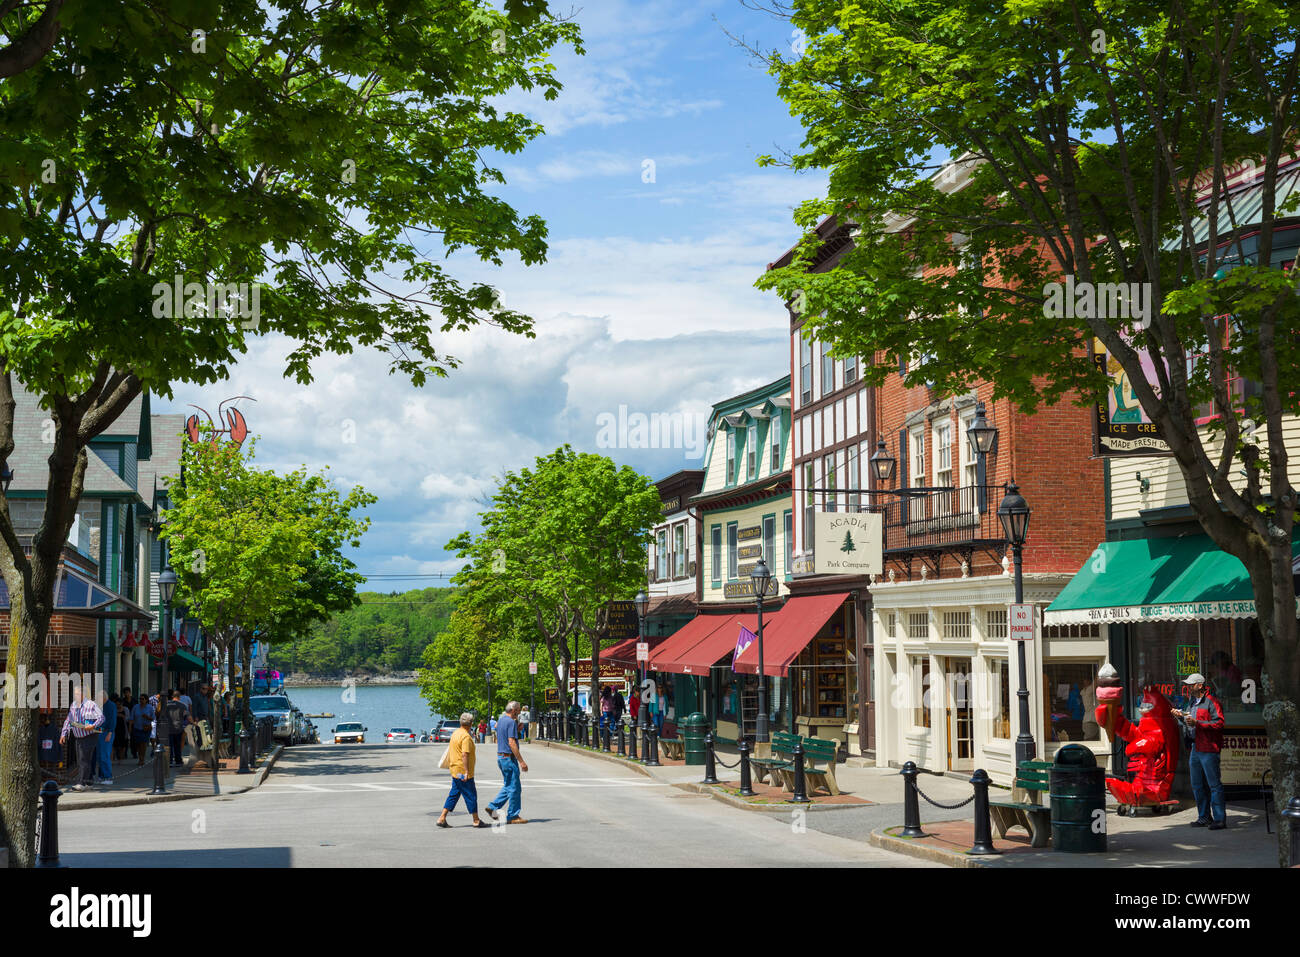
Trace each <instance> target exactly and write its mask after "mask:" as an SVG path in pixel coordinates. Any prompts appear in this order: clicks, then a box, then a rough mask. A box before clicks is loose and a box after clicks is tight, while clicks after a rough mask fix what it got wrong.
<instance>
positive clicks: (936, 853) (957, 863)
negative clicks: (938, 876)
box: [868, 824, 1004, 867]
mask: <svg viewBox="0 0 1300 957" xmlns="http://www.w3.org/2000/svg"><path fill="white" fill-rule="evenodd" d="M921 829H922V830H924V829H925V825H924V824H922V825H921ZM885 830H887V829H885ZM885 830H880V829H878V830H875V831H872V832H871V836H870V837H869V838H868V843H870V844H871V845H872V846H873V847H879V848H882V849H883V850H886V851H893V852H894V853H896V854H906V855H907V856H909V857H919V858H921V859H922V860H925V861H936V862H938V863H940V864H946V865H947V866H948V867H987V866H988V864H989V859H988V858H984V857H979V856H974V855H970V854H962V853H961V852H960V851H949V850H946V849H945V848H942V847H934V846H932V845H929V844H920V843H918V842H917V841H916V840H914V839H912V838H908V837H895V836H894V835H893V834H886V833H885ZM999 856H1004V855H999ZM996 859H997V858H996V857H995V858H993V860H996Z"/></svg>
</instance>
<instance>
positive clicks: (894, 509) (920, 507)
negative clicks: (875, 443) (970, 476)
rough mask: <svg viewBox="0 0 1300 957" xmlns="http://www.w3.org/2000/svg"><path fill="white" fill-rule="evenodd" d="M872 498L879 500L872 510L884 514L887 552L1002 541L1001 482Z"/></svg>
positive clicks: (919, 490) (921, 490)
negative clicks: (999, 504)
mask: <svg viewBox="0 0 1300 957" xmlns="http://www.w3.org/2000/svg"><path fill="white" fill-rule="evenodd" d="M981 490H982V491H983V493H984V494H983V496H982V502H981V495H980V492H981ZM873 497H874V498H875V499H876V501H875V504H874V505H873V506H872V508H871V511H879V512H883V513H884V537H885V542H884V550H885V551H886V552H897V551H903V550H907V549H920V548H942V547H944V546H948V545H965V544H970V543H972V542H992V541H1001V540H1002V537H1003V534H1002V523H1001V522H1000V521H999V520H998V516H997V507H998V503H999V502H1000V501H1001V500H1002V486H1000V485H997V486H994V485H986V486H982V487H981V486H978V485H967V486H962V487H959V488H925V489H916V490H914V491H913V492H911V493H910V494H908V495H906V496H897V497H896V496H890V497H889V498H888V499H886V498H884V497H883V496H873ZM981 504H983V506H984V510H983V511H980V505H981Z"/></svg>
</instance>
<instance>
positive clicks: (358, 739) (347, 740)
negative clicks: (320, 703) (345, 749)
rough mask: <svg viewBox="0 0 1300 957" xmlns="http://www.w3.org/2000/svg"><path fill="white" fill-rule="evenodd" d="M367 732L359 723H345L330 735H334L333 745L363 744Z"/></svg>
mask: <svg viewBox="0 0 1300 957" xmlns="http://www.w3.org/2000/svg"><path fill="white" fill-rule="evenodd" d="M368 730H370V729H369V728H363V727H362V726H361V722H360V721H346V722H344V723H343V724H340V725H339V726H338V727H336V728H335V729H334V730H333V731H332V732H331V733H332V734H333V735H334V743H335V744H365V743H366V732H367V731H368Z"/></svg>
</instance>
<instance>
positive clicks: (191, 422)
mask: <svg viewBox="0 0 1300 957" xmlns="http://www.w3.org/2000/svg"><path fill="white" fill-rule="evenodd" d="M236 399H248V400H249V401H250V402H256V401H257V400H256V399H252V398H250V397H249V396H246V395H235V396H231V397H230V398H229V399H223V400H222V402H221V405H219V406H217V418H219V419H222V421H224V422H225V423H226V425H227V427H226V428H224V429H219V428H217V426H216V423H215V422H213V421H212V416H211V415H210V414H209V413H208V410H207V409H202V408H199V407H198V406H197V405H191V406H190V408H191V409H198V410H199V411H200V412H202V413H203V414H204V415H206V416H207V417H208V425H210V426H212V447H213V448H214V449H215V448H216V447H217V442H218V441H219V437H220V436H222V435H229V436H230V442H231V444H232V445H234V447H235V448H239V447H240V446H241V445H243V444H244V439H246V438H247V437H248V423H247V422H245V421H244V416H243V413H241V412H240V411H239V410H238V409H226V403H227V402H234V401H235V400H236ZM185 432H186V434H188V435H189V437H190V441H191V442H198V441H199V417H198V416H197V415H191V416H190V417H189V418H188V419H186V420H185Z"/></svg>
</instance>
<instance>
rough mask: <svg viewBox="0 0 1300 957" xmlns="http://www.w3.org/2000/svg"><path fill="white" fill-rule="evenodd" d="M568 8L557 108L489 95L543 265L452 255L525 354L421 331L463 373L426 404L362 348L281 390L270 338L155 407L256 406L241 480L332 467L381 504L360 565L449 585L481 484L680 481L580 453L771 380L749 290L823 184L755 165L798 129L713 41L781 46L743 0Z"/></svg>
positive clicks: (645, 467) (777, 347)
mask: <svg viewBox="0 0 1300 957" xmlns="http://www.w3.org/2000/svg"><path fill="white" fill-rule="evenodd" d="M553 9H556V10H557V12H561V13H563V12H564V11H565V10H566V9H567V8H564V7H561V6H558V5H556V6H555V7H553ZM574 16H575V18H576V19H577V21H578V23H579V24H580V25H581V27H582V32H583V36H584V41H585V45H586V47H587V51H588V52H587V55H586V56H583V57H576V56H573V55H572V54H571V53H569V52H567V51H566V52H562V53H560V54H559V55H557V57H556V63H557V70H558V75H559V77H560V79H561V81H562V82H563V83H564V84H565V90H564V91H563V92H562V93H561V94H560V97H559V99H558V100H556V101H553V102H545V101H543V100H541V99H540V98H537V97H525V96H518V97H511V98H510V99H509V100H508V101H507V105H508V106H510V107H511V108H514V109H519V110H522V111H524V112H527V113H528V114H529V115H531V116H533V117H535V118H536V119H538V120H539V121H541V122H542V123H543V125H544V126H545V127H546V129H547V134H546V135H545V136H544V137H542V138H541V139H539V140H538V141H536V142H535V143H534V144H532V145H531V146H530V147H529V148H528V149H526V150H525V151H524V152H523V153H520V154H517V155H514V156H502V157H499V158H498V165H499V167H500V168H501V169H502V170H503V171H504V172H505V173H506V175H507V179H508V181H509V182H508V185H507V186H506V187H504V188H502V189H500V190H499V192H500V193H501V195H502V196H504V197H505V198H507V199H508V200H509V201H510V202H511V203H512V204H514V205H515V207H516V208H517V209H519V210H520V211H521V212H523V213H537V214H539V215H541V216H542V217H543V218H544V219H545V220H546V221H547V224H548V226H549V229H550V242H549V244H550V255H549V258H548V262H547V263H546V264H544V265H542V266H535V267H527V268H525V267H523V266H521V265H519V264H518V263H507V264H506V265H505V266H504V267H502V268H501V269H496V268H492V267H488V266H485V265H484V264H481V263H479V262H478V261H477V260H474V259H473V258H472V257H467V256H464V255H459V256H456V257H453V258H452V259H451V260H449V265H450V267H451V268H452V269H453V270H454V271H455V272H456V273H457V274H458V275H460V276H462V277H464V278H466V279H485V280H487V281H490V282H491V283H492V284H493V285H494V286H496V287H497V288H498V289H500V290H501V293H502V298H503V301H504V302H505V304H506V305H507V306H509V307H510V308H512V309H517V310H520V311H523V312H526V313H528V314H530V315H532V316H533V317H534V318H535V320H536V331H537V337H536V338H535V339H532V340H529V339H523V338H520V337H512V336H507V335H505V334H502V333H500V332H497V331H496V330H479V331H476V332H474V333H472V334H468V335H465V334H460V335H450V336H441V337H440V338H441V339H442V343H441V345H442V348H443V350H444V351H445V352H448V353H450V354H451V355H453V356H455V357H456V358H457V359H458V360H460V362H461V365H460V367H459V368H458V369H456V370H455V371H453V372H452V374H451V375H450V377H449V378H447V379H445V380H440V381H437V382H434V383H431V384H430V385H428V386H426V387H425V388H423V389H415V388H414V387H412V386H411V385H410V384H409V383H406V382H404V381H403V380H401V379H400V378H398V377H395V376H389V375H388V374H387V363H386V360H385V358H384V357H383V356H382V355H380V354H378V353H373V352H358V353H355V354H353V355H351V356H342V357H326V358H324V359H322V360H321V361H320V362H319V363H318V364H317V365H316V366H315V367H314V372H315V376H316V381H315V382H314V383H312V384H311V385H310V386H307V387H302V386H299V385H297V384H296V383H294V382H291V381H288V380H285V379H283V378H282V376H281V373H282V370H283V359H284V355H285V353H286V351H287V349H286V348H285V344H284V343H283V342H279V341H276V340H275V339H265V340H262V341H259V342H258V343H257V344H256V346H255V347H254V348H251V349H250V351H249V354H248V355H247V356H246V357H245V358H244V359H243V361H241V362H240V364H239V366H238V367H237V368H236V369H235V370H234V371H233V373H232V375H231V378H230V381H229V382H228V383H226V384H225V386H224V387H210V388H207V389H204V390H201V391H190V390H184V389H181V390H178V392H177V395H176V399H175V401H173V402H171V403H169V404H162V403H160V405H164V408H158V409H156V411H186V404H187V403H191V402H192V403H195V404H197V405H200V406H203V407H205V408H208V409H210V410H215V408H216V406H217V404H218V403H219V402H220V401H221V399H223V398H225V397H227V396H232V395H248V396H252V397H254V398H255V399H256V400H257V401H256V402H255V403H249V402H241V403H240V406H241V408H243V409H244V412H245V415H246V416H247V419H248V422H249V426H250V429H251V430H252V431H253V433H254V434H256V435H258V436H259V442H258V458H257V461H258V463H259V464H261V465H265V466H270V467H274V468H291V467H296V466H298V465H301V464H306V465H307V466H309V467H312V468H324V467H326V466H329V467H330V474H331V475H333V477H334V478H335V479H336V480H338V481H339V482H340V483H341V484H343V485H352V484H356V483H359V484H361V485H363V486H365V487H366V488H367V489H368V490H370V491H372V492H374V493H375V494H377V495H378V496H379V502H378V503H377V504H376V505H374V506H372V508H371V509H369V510H368V512H367V514H368V515H369V516H370V517H371V519H372V521H373V525H372V528H371V531H370V532H369V534H368V535H367V536H366V539H365V541H364V543H363V545H362V547H361V549H360V550H359V551H358V553H357V554H356V555H355V556H354V560H355V561H356V562H357V563H358V567H359V568H360V570H361V571H362V572H364V573H367V574H372V575H415V574H431V573H446V572H449V571H453V570H454V569H455V567H456V565H457V563H456V561H455V559H454V558H453V557H452V556H451V555H450V553H448V552H446V551H445V550H444V548H443V545H444V544H445V543H446V541H447V540H448V539H450V538H451V537H452V536H454V535H456V534H457V533H459V532H460V531H462V530H464V529H465V528H472V527H474V525H475V516H476V514H477V513H478V512H479V511H481V510H482V507H483V506H482V499H483V498H485V497H486V496H488V495H490V494H491V491H492V488H493V487H494V484H495V483H494V477H495V476H498V475H500V474H501V472H502V471H503V470H505V469H517V468H519V467H521V466H525V465H528V464H531V462H532V461H533V459H534V458H535V457H536V456H538V455H541V454H545V453H546V452H549V451H551V450H553V449H554V448H555V447H557V446H558V445H560V444H562V443H564V442H569V443H571V444H572V445H573V446H574V447H575V448H578V449H580V450H584V451H598V452H603V453H605V454H608V455H610V456H611V457H613V458H614V459H615V460H616V461H618V462H620V463H626V464H629V465H632V466H634V467H636V468H638V469H640V470H641V471H643V472H645V473H646V474H648V475H650V476H651V477H652V478H661V477H663V476H665V475H668V474H669V473H671V472H674V471H676V470H678V469H681V468H692V467H695V468H698V467H700V465H701V460H700V459H699V458H691V457H689V453H690V450H689V449H620V448H603V447H600V444H599V443H598V435H599V432H600V429H599V423H600V422H601V421H602V418H601V417H602V415H604V416H616V415H617V414H618V411H619V407H620V406H621V405H625V406H627V409H628V411H629V413H635V412H641V413H643V414H650V413H653V412H659V413H665V414H674V413H680V414H682V415H683V416H685V417H687V421H700V420H702V418H703V417H704V416H707V414H708V411H709V408H710V406H711V405H712V404H713V403H714V402H716V401H718V400H720V399H722V398H725V397H727V396H730V395H734V394H736V393H739V392H742V391H745V390H747V389H750V388H752V387H754V386H757V385H759V384H761V383H763V382H768V381H771V380H772V379H775V378H778V377H780V376H782V375H785V374H787V373H788V371H789V368H788V364H789V358H788V357H789V351H788V350H789V345H788V338H787V331H786V316H785V310H784V309H783V308H782V307H781V305H780V304H779V303H778V302H777V301H776V299H775V297H772V296H769V295H766V294H761V293H759V292H758V291H756V290H755V289H754V288H753V282H754V280H755V278H757V277H758V275H759V274H761V272H762V271H763V269H764V267H765V265H766V264H767V263H768V262H770V261H772V260H774V259H775V258H777V256H779V255H780V254H781V253H782V252H784V251H785V250H786V249H787V248H789V246H790V245H792V243H793V242H794V241H795V240H796V239H797V236H798V233H797V230H796V229H795V227H794V225H793V222H792V219H791V212H792V209H793V207H794V206H795V205H797V204H798V203H799V202H801V201H802V200H804V199H808V198H811V197H814V196H818V195H821V193H822V192H823V191H824V188H825V178H824V177H823V176H821V175H819V174H802V175H796V174H793V173H791V172H789V171H787V170H784V169H779V168H769V169H760V168H759V167H758V166H757V164H756V163H755V158H756V157H757V156H758V155H760V154H763V153H772V152H778V151H781V150H794V149H797V147H798V145H799V143H800V140H801V136H800V130H799V127H798V124H797V123H796V122H795V121H794V120H793V119H792V118H791V117H790V116H789V113H788V111H787V110H786V108H785V106H784V104H783V103H782V102H781V101H780V100H779V99H778V98H777V95H776V85H775V81H774V80H773V79H772V78H771V77H769V76H768V75H767V74H766V72H765V70H764V69H763V67H762V65H761V64H759V63H757V62H756V61H754V60H753V59H752V58H751V57H750V55H749V54H748V53H747V52H746V51H744V50H742V49H739V48H737V47H736V46H735V45H733V42H732V41H731V40H730V39H729V38H728V37H727V35H726V34H725V33H724V28H725V29H726V30H729V31H730V32H732V33H733V34H739V35H743V36H744V38H745V39H746V40H747V41H748V42H750V43H752V44H754V45H756V46H758V47H760V48H763V49H772V48H775V47H780V48H781V49H783V50H786V51H788V50H789V48H790V40H791V36H790V29H789V25H788V24H787V23H785V22H783V21H779V20H775V19H773V18H771V17H768V16H765V15H763V14H761V13H756V12H754V11H752V10H748V9H746V8H745V7H743V6H742V5H741V4H740V3H739V0H730V2H726V0H713V2H700V3H693V2H687V0H682V2H623V0H600V2H599V3H598V4H592V5H589V6H587V7H584V8H575V9H574ZM647 160H650V161H653V163H654V182H650V183H647V182H644V181H643V171H644V170H645V169H646V161H647ZM439 583H440V582H439V581H438V580H437V579H429V580H428V581H418V580H409V581H396V580H378V579H377V580H375V581H372V582H371V586H370V587H373V588H377V589H382V590H388V589H389V588H398V589H403V588H406V587H413V586H418V585H422V584H439Z"/></svg>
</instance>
